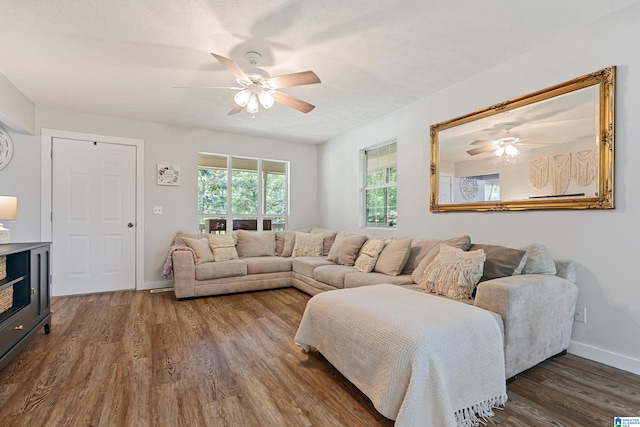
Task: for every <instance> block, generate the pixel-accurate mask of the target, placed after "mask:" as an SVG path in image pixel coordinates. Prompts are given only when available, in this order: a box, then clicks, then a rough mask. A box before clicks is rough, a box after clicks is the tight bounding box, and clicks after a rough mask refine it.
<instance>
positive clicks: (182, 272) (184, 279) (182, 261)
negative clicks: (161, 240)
mask: <svg viewBox="0 0 640 427" xmlns="http://www.w3.org/2000/svg"><path fill="white" fill-rule="evenodd" d="M171 256H172V258H173V292H174V293H175V294H176V298H190V297H194V296H195V280H196V264H195V262H194V261H193V254H192V253H191V252H190V251H175V252H174V253H173V254H172V255H171Z"/></svg>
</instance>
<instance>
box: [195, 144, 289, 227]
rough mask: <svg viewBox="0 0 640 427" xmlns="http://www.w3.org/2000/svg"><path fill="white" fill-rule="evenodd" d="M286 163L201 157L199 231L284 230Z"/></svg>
mask: <svg viewBox="0 0 640 427" xmlns="http://www.w3.org/2000/svg"><path fill="white" fill-rule="evenodd" d="M287 184H288V163H287V162H280V161H273V160H262V159H250V158H242V157H232V156H223V155H213V154H206V155H205V154H201V155H200V156H199V166H198V219H199V228H200V230H202V231H212V232H216V233H224V232H227V231H233V230H236V229H245V230H260V229H271V230H276V231H280V230H282V231H283V230H285V229H286V223H287V216H288V207H287V205H288V200H287V196H288V190H287Z"/></svg>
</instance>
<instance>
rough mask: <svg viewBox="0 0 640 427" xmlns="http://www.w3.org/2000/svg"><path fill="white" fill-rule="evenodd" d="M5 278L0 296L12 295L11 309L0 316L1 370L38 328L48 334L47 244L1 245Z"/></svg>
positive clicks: (49, 327) (48, 274)
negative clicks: (2, 294) (4, 263)
mask: <svg viewBox="0 0 640 427" xmlns="http://www.w3.org/2000/svg"><path fill="white" fill-rule="evenodd" d="M0 257H6V259H5V261H6V273H7V275H6V277H5V278H3V279H0V292H5V295H7V293H11V291H12V293H13V297H12V305H11V306H10V307H9V308H6V309H3V311H2V312H1V313H0V369H2V368H4V367H5V366H6V365H7V364H8V363H9V362H10V361H11V360H12V359H13V358H14V357H15V356H16V355H17V354H18V353H20V352H21V351H22V350H23V349H24V347H25V346H26V345H27V343H28V342H29V340H30V338H31V337H32V336H33V334H35V333H36V332H37V331H38V330H39V329H40V328H44V331H45V333H47V334H48V333H50V332H51V310H50V301H51V295H50V277H51V271H50V266H51V263H50V244H49V243H10V244H2V245H0Z"/></svg>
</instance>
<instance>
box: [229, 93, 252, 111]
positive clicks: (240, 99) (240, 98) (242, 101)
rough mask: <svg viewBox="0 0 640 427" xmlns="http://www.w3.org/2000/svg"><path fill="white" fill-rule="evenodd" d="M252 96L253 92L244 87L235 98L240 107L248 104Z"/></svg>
mask: <svg viewBox="0 0 640 427" xmlns="http://www.w3.org/2000/svg"><path fill="white" fill-rule="evenodd" d="M250 98H251V92H249V91H248V90H247V89H242V90H241V91H239V92H238V93H236V94H235V95H234V96H233V100H234V101H235V102H236V104H238V105H239V106H240V107H244V106H246V105H247V103H248V102H249V99H250Z"/></svg>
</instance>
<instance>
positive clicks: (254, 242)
mask: <svg viewBox="0 0 640 427" xmlns="http://www.w3.org/2000/svg"><path fill="white" fill-rule="evenodd" d="M237 234H238V244H237V245H236V249H237V250H238V256H239V257H241V258H245V257H252V256H273V255H275V254H276V233H275V232H273V231H254V232H249V231H245V230H238V233H237Z"/></svg>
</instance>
